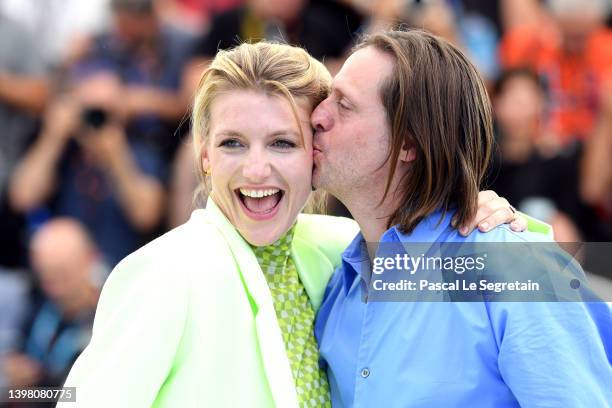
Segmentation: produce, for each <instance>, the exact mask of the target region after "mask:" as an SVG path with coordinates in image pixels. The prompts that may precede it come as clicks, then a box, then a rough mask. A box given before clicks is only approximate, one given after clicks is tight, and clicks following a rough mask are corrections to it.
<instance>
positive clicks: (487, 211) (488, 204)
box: [459, 190, 527, 236]
mask: <svg viewBox="0 0 612 408" xmlns="http://www.w3.org/2000/svg"><path fill="white" fill-rule="evenodd" d="M501 224H510V228H511V229H512V230H513V231H516V232H521V231H525V230H526V229H527V220H526V219H525V218H524V217H522V216H521V215H520V214H519V213H517V212H516V210H515V209H514V208H513V207H512V206H511V205H510V203H509V202H508V200H506V199H505V198H503V197H499V196H498V195H497V193H496V192H495V191H491V190H486V191H481V192H480V193H478V211H477V212H476V216H475V217H474V218H473V219H472V221H471V222H470V223H469V224H468V225H464V226H462V227H461V228H459V233H460V234H461V235H463V236H468V235H469V234H470V233H471V232H472V231H473V230H474V229H475V228H476V227H478V229H479V230H480V231H482V232H487V231H490V230H491V229H492V228H493V227H496V226H498V225H501Z"/></svg>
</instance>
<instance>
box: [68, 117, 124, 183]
mask: <svg viewBox="0 0 612 408" xmlns="http://www.w3.org/2000/svg"><path fill="white" fill-rule="evenodd" d="M77 141H78V142H79V144H80V145H81V147H82V148H83V150H84V151H85V152H86V153H87V154H88V155H90V156H91V157H92V159H93V161H94V163H95V164H96V165H97V166H98V167H99V168H101V169H102V170H108V171H112V170H114V169H117V167H120V164H119V162H120V161H121V159H122V158H123V157H124V156H125V155H126V153H127V152H128V151H129V147H128V145H127V140H126V136H125V132H124V130H123V128H122V127H121V126H119V125H117V124H112V123H111V124H107V125H105V126H104V127H102V128H101V129H98V130H93V129H90V130H88V131H86V132H85V134H83V135H82V136H81V137H79V138H78V139H77Z"/></svg>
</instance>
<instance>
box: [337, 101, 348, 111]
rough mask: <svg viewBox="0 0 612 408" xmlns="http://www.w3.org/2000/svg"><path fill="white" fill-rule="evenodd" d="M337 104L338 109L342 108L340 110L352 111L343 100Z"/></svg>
mask: <svg viewBox="0 0 612 408" xmlns="http://www.w3.org/2000/svg"><path fill="white" fill-rule="evenodd" d="M336 104H337V105H338V107H340V109H342V110H350V109H351V108H350V107H349V106H348V105H347V104H346V103H345V102H343V101H342V100H339V101H338V102H336Z"/></svg>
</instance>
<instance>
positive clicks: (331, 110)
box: [312, 47, 395, 199]
mask: <svg viewBox="0 0 612 408" xmlns="http://www.w3.org/2000/svg"><path fill="white" fill-rule="evenodd" d="M394 64H395V62H394V59H393V57H392V56H390V55H388V54H386V53H383V52H381V51H378V50H377V49H375V48H374V47H366V48H363V49H360V50H359V51H357V52H355V53H353V54H352V55H351V56H350V57H349V58H348V59H347V60H346V62H345V63H344V65H343V67H342V69H341V70H340V72H339V73H338V75H336V77H335V78H334V81H333V84H332V92H331V93H330V95H329V97H328V98H327V99H325V100H324V101H323V102H321V104H320V105H319V106H318V107H317V108H316V109H315V110H314V112H313V113H312V125H313V127H314V128H315V135H314V143H313V147H314V171H313V186H314V187H315V188H323V189H325V190H327V191H328V192H330V193H331V194H333V195H335V196H336V197H338V198H340V199H342V198H343V197H351V196H353V195H354V194H355V193H358V192H359V191H367V190H370V189H371V186H372V185H373V184H372V183H378V184H383V185H384V183H385V182H386V177H387V174H388V170H389V169H388V165H385V161H386V158H387V154H388V151H389V143H390V128H389V125H388V123H387V117H386V113H385V109H384V107H383V105H382V102H381V97H380V85H381V84H382V82H383V81H384V80H385V79H386V78H387V77H388V76H389V75H390V74H391V72H392V71H393V67H394Z"/></svg>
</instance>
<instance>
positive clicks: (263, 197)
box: [235, 188, 285, 218]
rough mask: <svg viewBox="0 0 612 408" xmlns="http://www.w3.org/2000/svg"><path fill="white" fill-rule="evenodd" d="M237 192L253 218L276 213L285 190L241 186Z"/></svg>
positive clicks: (246, 210)
mask: <svg viewBox="0 0 612 408" xmlns="http://www.w3.org/2000/svg"><path fill="white" fill-rule="evenodd" d="M235 193H236V195H237V196H238V200H239V201H240V202H241V203H242V206H243V208H244V209H245V212H246V213H247V215H249V216H251V217H252V218H260V217H266V216H271V215H274V213H275V212H276V211H275V210H276V209H277V208H278V205H279V203H280V202H281V200H282V198H283V196H284V194H285V193H284V191H283V190H280V189H278V188H270V189H265V190H250V189H244V188H239V189H236V190H235Z"/></svg>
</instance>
